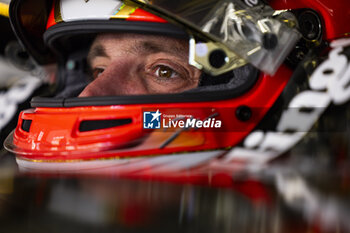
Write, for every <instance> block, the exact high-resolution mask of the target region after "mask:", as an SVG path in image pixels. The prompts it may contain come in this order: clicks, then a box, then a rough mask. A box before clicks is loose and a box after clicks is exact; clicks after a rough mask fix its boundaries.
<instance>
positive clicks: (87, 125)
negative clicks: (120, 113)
mask: <svg viewBox="0 0 350 233" xmlns="http://www.w3.org/2000/svg"><path fill="white" fill-rule="evenodd" d="M131 122H132V120H131V118H125V119H108V120H105V119H103V120H85V121H82V122H81V123H80V125H79V131H80V132H88V131H93V130H99V129H107V128H112V127H118V126H122V125H127V124H130V123H131Z"/></svg>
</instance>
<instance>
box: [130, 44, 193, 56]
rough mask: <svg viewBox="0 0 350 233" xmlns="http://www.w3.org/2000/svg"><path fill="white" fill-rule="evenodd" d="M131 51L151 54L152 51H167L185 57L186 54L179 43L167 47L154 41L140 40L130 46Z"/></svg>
mask: <svg viewBox="0 0 350 233" xmlns="http://www.w3.org/2000/svg"><path fill="white" fill-rule="evenodd" d="M131 52H133V53H136V54H143V55H147V54H152V53H160V52H164V53H169V54H173V55H176V56H180V57H184V58H186V57H187V54H186V53H184V48H183V47H182V46H180V44H179V43H174V46H172V47H171V48H169V47H168V46H164V45H163V44H159V43H156V42H154V41H140V42H138V43H137V44H136V45H134V46H133V47H132V50H131Z"/></svg>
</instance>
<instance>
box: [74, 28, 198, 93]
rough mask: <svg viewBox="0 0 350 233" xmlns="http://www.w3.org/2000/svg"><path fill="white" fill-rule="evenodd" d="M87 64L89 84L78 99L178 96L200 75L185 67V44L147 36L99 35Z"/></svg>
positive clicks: (186, 52)
mask: <svg viewBox="0 0 350 233" xmlns="http://www.w3.org/2000/svg"><path fill="white" fill-rule="evenodd" d="M88 63H89V65H90V68H91V73H92V79H93V80H92V82H91V83H90V84H89V85H88V86H87V87H86V88H85V89H84V90H83V91H82V93H81V94H80V95H79V96H80V97H88V96H106V95H132V94H157V93H176V92H182V91H185V90H188V89H191V88H195V87H196V86H198V82H199V77H200V74H201V72H200V71H199V70H198V69H196V68H194V67H193V66H191V65H189V64H188V42H187V41H186V40H179V39H173V38H168V37H161V36H151V35H138V34H103V35H99V36H98V37H97V38H96V39H95V41H94V42H93V44H92V46H91V48H90V51H89V54H88Z"/></svg>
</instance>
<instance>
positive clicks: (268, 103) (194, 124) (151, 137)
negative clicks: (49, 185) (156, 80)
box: [5, 0, 349, 161]
mask: <svg viewBox="0 0 350 233" xmlns="http://www.w3.org/2000/svg"><path fill="white" fill-rule="evenodd" d="M133 2H134V3H130V2H128V3H123V2H121V1H119V0H104V1H102V0H89V1H87V0H85V1H83V0H74V1H73V0H51V1H47V0H26V1H24V0H12V1H11V6H10V19H11V22H12V25H13V28H14V30H15V32H16V34H17V36H18V38H19V39H20V40H21V42H22V44H23V45H24V47H25V48H26V49H27V51H28V52H29V53H30V54H31V55H32V56H33V58H34V59H35V60H36V61H37V62H38V63H39V64H41V65H46V64H50V63H52V62H56V63H57V64H58V71H57V74H56V77H57V78H56V81H57V82H56V84H57V85H56V89H55V91H56V92H55V95H56V97H50V98H49V97H44V98H43V97H36V98H34V99H33V100H32V102H31V104H32V107H33V109H30V110H26V111H23V112H22V113H21V114H20V117H19V122H18V126H17V128H16V129H15V130H14V132H13V133H12V134H11V135H10V136H9V137H8V139H7V142H6V143H5V146H6V148H7V149H8V150H10V151H13V152H15V153H16V154H17V155H18V156H19V157H20V158H24V159H26V160H33V161H43V160H45V161H63V160H64V161H74V160H91V159H106V158H126V157H128V158H129V157H135V156H154V155H161V154H172V153H182V152H188V151H204V150H213V149H224V150H225V149H228V148H231V147H234V146H236V145H238V144H239V143H240V142H242V140H243V139H244V138H245V137H246V136H247V135H248V134H249V133H250V132H251V131H252V130H253V129H255V128H256V127H257V126H258V124H259V123H260V122H261V121H262V120H263V119H264V117H265V119H267V120H271V119H273V118H272V117H271V114H268V115H267V113H268V112H269V111H270V112H271V111H272V110H274V109H272V107H273V106H276V103H277V100H278V99H279V97H280V96H281V93H282V92H283V90H284V89H285V87H286V85H287V83H288V81H289V80H290V78H291V76H292V69H293V68H291V67H293V65H294V66H295V64H297V63H298V62H299V61H300V60H301V59H302V57H303V56H304V55H305V54H306V53H307V52H308V51H309V50H310V49H314V48H317V47H318V46H319V45H320V44H323V43H322V42H323V41H328V40H331V39H334V38H337V37H342V36H344V33H345V30H344V28H343V27H342V26H341V25H339V24H336V23H334V22H338V21H337V19H338V18H339V17H343V16H340V15H341V14H342V11H343V9H341V7H340V6H338V5H337V3H335V1H326V0H325V1H322V3H321V2H320V1H310V2H309V1H303V0H298V1H295V0H293V1H283V2H281V1H269V2H268V4H269V6H268V5H266V4H265V3H259V2H258V1H244V2H245V3H246V4H247V5H248V6H252V8H249V9H248V7H247V6H246V5H244V4H243V3H242V2H241V1H232V2H230V1H223V2H224V3H225V4H226V5H225V7H224V8H222V5H220V4H216V3H217V1H203V2H202V3H198V4H197V3H196V4H197V5H196V4H194V3H192V1H180V2H177V4H175V5H174V3H171V1H152V3H149V4H145V3H144V1H133ZM164 3H165V4H164ZM232 3H235V4H234V5H230V4H232ZM176 6H179V7H176ZM270 6H272V7H273V8H275V9H278V11H273V10H272V8H270ZM141 7H142V8H144V9H141ZM186 9H187V10H186ZM242 9H244V11H242ZM285 9H288V11H287V10H285ZM291 9H292V10H291ZM329 9H332V10H333V11H332V12H330V11H329ZM191 10H192V11H191ZM195 10H197V11H195ZM150 12H151V13H150ZM179 12H180V13H179ZM212 12H214V13H212ZM220 12H221V13H222V14H223V15H225V16H227V17H228V18H229V19H230V20H234V22H235V23H234V24H230V21H228V20H227V19H228V18H227V17H226V18H225V17H222V18H220V17H214V16H218V15H220ZM232 12H233V13H232ZM238 12H239V13H238ZM242 12H244V13H242ZM195 13H197V14H195ZM203 15H204V16H206V17H203ZM347 15H349V14H347ZM235 17H236V18H235ZM169 22H170V23H169ZM203 22H205V23H203ZM284 22H287V24H285V23H284ZM231 23H232V22H231ZM213 25H214V26H213ZM225 25H226V27H224V26H225ZM297 25H299V26H297ZM293 27H294V28H293ZM222 28H224V29H223V30H221V29H222ZM295 28H298V29H299V31H300V32H301V34H302V36H303V38H302V40H300V41H299V42H298V44H297V46H296V47H295V49H294V50H293V51H292V52H291V53H290V51H291V49H292V48H293V46H294V44H295V42H296V41H297V39H298V38H299V33H298V32H296V30H295ZM219 29H220V30H219ZM218 30H219V31H218ZM230 30H231V31H230ZM115 32H117V33H119V34H123V33H126V34H128V35H133V37H132V38H133V40H138V39H139V36H137V35H139V34H147V35H157V36H159V38H161V40H163V41H164V43H163V44H161V45H160V46H157V47H156V48H154V46H153V47H152V48H151V49H153V50H157V51H158V50H161V49H162V48H161V47H166V45H165V43H166V40H168V39H169V40H170V38H176V40H184V39H185V40H189V41H190V45H189V47H190V52H189V55H188V56H189V60H190V63H191V65H193V66H196V67H197V68H198V69H201V75H200V77H199V81H198V82H197V83H196V85H195V87H194V88H185V89H181V91H180V92H177V93H166V92H167V91H162V92H161V93H158V92H155V93H150V94H147V95H145V94H139V93H136V95H125V94H123V95H110V94H109V95H108V96H106V95H103V96H93V95H88V97H79V98H77V97H76V95H77V94H78V93H80V92H81V91H82V90H83V89H84V88H85V89H84V90H87V89H86V88H88V87H85V86H86V85H89V82H90V81H89V78H87V75H86V74H87V73H88V71H89V67H87V66H88V65H87V63H89V61H88V62H86V61H87V60H89V55H90V53H91V48H93V47H94V43H95V42H96V40H97V38H98V35H101V34H103V35H106V33H108V35H109V34H110V33H115ZM135 35H136V36H135ZM226 36H228V37H232V38H230V39H227V38H226ZM128 38H129V37H128ZM99 40H100V42H101V41H103V43H104V42H106V40H105V38H104V39H103V40H102V39H99ZM158 41H159V40H158ZM103 43H102V42H101V43H100V44H102V45H103ZM106 43H107V42H106ZM191 43H192V44H191ZM91 44H93V45H92V46H91ZM122 45H123V44H122V43H121V44H119V47H121V46H122ZM95 47H97V46H95ZM119 47H118V48H119ZM174 50H176V48H174ZM95 52H101V51H98V49H95ZM289 53H290V56H289V57H288V58H287V60H286V63H284V64H282V65H280V64H281V62H282V61H284V60H285V57H286V55H288V54H289ZM136 58H137V59H138V57H136ZM142 58H143V57H142ZM123 59H125V60H127V58H126V57H123ZM247 63H251V64H253V66H255V67H253V66H252V65H245V64H247ZM193 66H191V67H192V68H193ZM159 67H161V68H164V67H163V66H157V70H156V71H157V72H160V71H159ZM121 68H123V67H119V68H118V72H122V71H121ZM192 68H191V69H192ZM257 68H258V69H261V70H262V71H263V72H259V71H258V69H257ZM161 72H163V73H164V74H165V76H167V75H168V74H169V70H167V69H163V70H161ZM186 72H187V71H186ZM268 73H270V74H268ZM157 74H159V73H157ZM170 74H171V75H172V74H174V73H171V72H170ZM98 75H99V73H98V74H97V76H96V77H97V78H98ZM96 77H95V79H94V80H97V79H96ZM168 78H169V77H168ZM92 82H94V81H92ZM123 82H129V80H120V84H123ZM167 85H169V83H167V84H165V85H163V86H167ZM107 86H108V85H107ZM163 86H162V88H163ZM106 88H108V87H106ZM163 90H168V89H163ZM280 98H281V97H280ZM271 109H272V110H271Z"/></svg>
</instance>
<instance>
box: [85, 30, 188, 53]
mask: <svg viewBox="0 0 350 233" xmlns="http://www.w3.org/2000/svg"><path fill="white" fill-rule="evenodd" d="M97 50H102V52H103V53H105V54H106V55H109V56H111V55H115V54H120V53H132V54H149V53H160V52H163V53H170V54H174V55H177V56H184V57H187V56H188V41H187V40H184V39H176V38H171V37H166V36H156V35H143V34H128V33H109V34H100V35H98V36H97V37H96V38H95V40H94V42H93V44H92V46H91V49H90V56H91V55H94V54H91V53H95V52H96V51H97ZM98 54H101V51H99V52H98ZM98 54H97V55H98ZM95 56H96V55H95Z"/></svg>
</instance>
